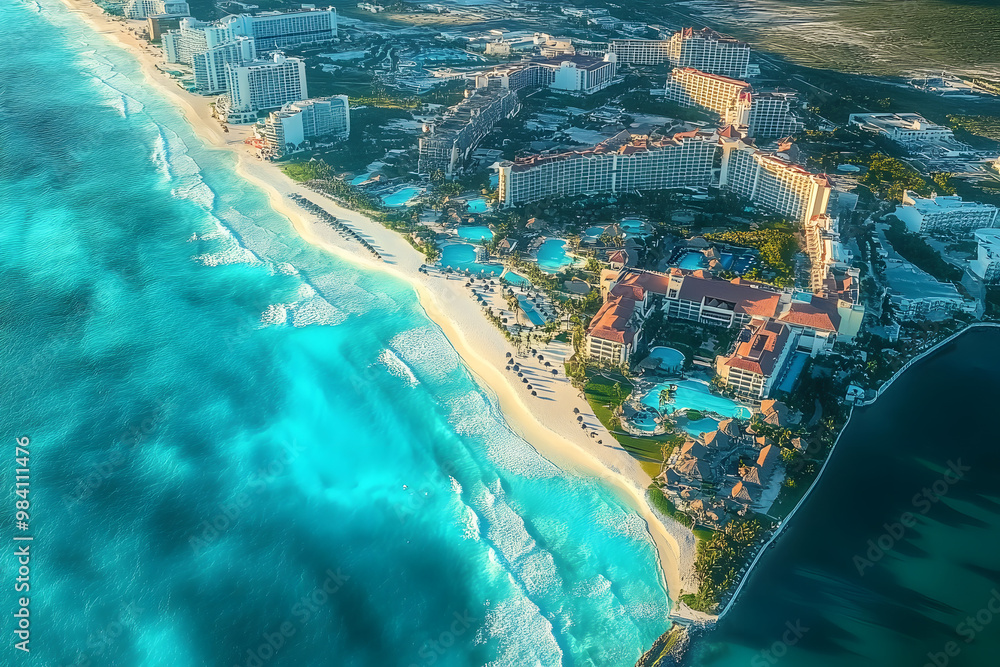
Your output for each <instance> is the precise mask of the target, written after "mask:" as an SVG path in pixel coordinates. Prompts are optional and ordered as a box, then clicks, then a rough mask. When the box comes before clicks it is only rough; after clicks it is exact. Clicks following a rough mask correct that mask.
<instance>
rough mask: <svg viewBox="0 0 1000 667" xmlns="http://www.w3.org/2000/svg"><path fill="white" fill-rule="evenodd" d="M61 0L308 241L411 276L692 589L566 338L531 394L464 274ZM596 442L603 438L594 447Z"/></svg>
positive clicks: (492, 377) (106, 23)
mask: <svg viewBox="0 0 1000 667" xmlns="http://www.w3.org/2000/svg"><path fill="white" fill-rule="evenodd" d="M63 1H64V3H65V4H66V6H67V7H68V8H69V9H71V10H72V11H74V12H77V13H78V14H79V15H80V16H81V17H82V18H83V19H84V20H86V21H87V22H88V23H89V24H90V25H91V26H92V27H93V28H94V29H95V30H96V31H97V32H99V33H101V34H102V35H104V36H105V37H107V38H109V39H111V40H112V41H114V42H115V43H117V44H118V45H120V46H121V47H123V48H125V49H127V50H128V51H129V52H131V53H132V54H133V55H134V56H135V57H136V58H137V60H138V61H139V63H140V65H141V67H142V70H143V73H144V74H145V76H146V79H147V81H148V83H150V84H151V85H154V86H156V88H157V89H158V90H160V91H161V92H162V93H163V94H164V95H166V96H167V97H168V98H169V99H171V100H172V101H174V102H175V103H176V104H177V105H178V106H179V107H180V108H181V109H182V110H183V112H184V115H185V117H186V119H187V121H188V122H189V123H190V124H191V126H192V127H193V128H194V130H195V132H196V133H197V134H198V135H199V137H201V138H202V139H203V140H204V141H205V142H206V143H208V144H210V145H212V146H215V147H218V148H223V149H228V150H231V151H233V153H235V155H236V156H237V157H238V166H237V170H238V172H239V173H240V175H242V176H243V177H245V178H246V179H247V180H249V181H251V182H252V183H254V184H255V185H257V186H258V187H260V188H262V189H264V190H265V191H266V192H267V193H268V194H269V196H270V199H271V205H272V206H273V208H274V209H275V210H276V211H278V212H280V213H282V214H283V215H285V216H287V217H288V218H289V220H291V222H292V224H293V225H294V227H295V230H296V231H297V232H298V233H299V235H301V237H302V238H303V239H304V240H306V241H308V242H309V243H311V244H313V245H316V246H317V247H321V248H323V249H325V250H327V251H329V252H330V253H332V254H335V255H337V256H338V257H340V258H342V259H345V260H348V261H351V262H355V263H356V264H358V265H361V266H363V267H365V268H366V269H369V270H378V271H385V272H387V273H389V274H392V275H394V276H396V277H398V278H400V279H402V280H405V281H407V282H408V283H409V284H411V285H412V286H413V288H414V290H415V291H416V293H417V296H418V298H419V301H420V304H421V306H422V307H423V308H424V310H425V312H426V313H427V316H428V317H429V318H430V319H431V320H432V321H434V322H435V323H436V324H437V325H438V326H440V327H441V329H442V330H443V332H444V334H445V335H446V336H447V338H448V340H449V341H450V342H451V344H452V345H453V346H454V348H455V350H456V351H457V352H458V353H459V355H460V356H461V358H462V359H463V361H464V363H465V364H466V366H467V367H468V368H469V370H470V372H472V373H473V374H474V375H475V376H476V377H477V379H478V380H479V383H480V385H481V386H482V387H484V389H486V390H487V391H488V392H490V393H491V394H492V395H493V396H494V397H495V399H496V400H497V402H498V404H499V406H500V408H501V410H502V411H503V414H504V416H505V418H506V420H507V423H508V424H509V426H510V427H511V429H512V430H513V431H514V432H516V433H517V434H518V435H520V436H521V437H522V438H524V439H525V440H526V441H527V442H528V443H530V444H531V445H532V446H533V447H534V448H535V449H536V450H537V451H538V452H539V453H540V454H541V455H543V456H545V457H546V458H547V459H549V460H551V461H552V462H553V463H555V464H556V465H558V466H560V467H561V468H562V469H564V470H567V471H570V472H573V473H577V474H582V475H586V476H592V477H597V478H599V479H601V480H602V481H604V482H605V483H606V484H607V485H608V486H609V487H610V488H612V489H614V490H615V491H616V493H617V495H618V496H619V497H620V498H621V499H622V501H623V502H625V503H627V504H628V506H629V507H631V508H632V509H633V510H634V511H635V512H636V513H638V514H639V515H640V516H641V517H642V518H643V520H644V521H645V522H646V525H647V527H648V530H649V534H650V536H651V538H652V540H653V542H654V544H655V546H656V549H657V553H658V555H659V561H660V565H661V574H662V577H663V582H664V585H665V587H666V589H667V591H668V593H669V596H670V598H671V600H676V599H677V597H678V596H679V594H680V593H681V592H682V590H683V591H693V590H695V589H696V588H697V584H696V580H695V579H694V573H693V564H694V558H695V539H694V536H693V535H692V534H691V532H690V531H689V530H688V529H686V528H684V527H683V526H681V525H680V524H677V523H676V522H674V521H672V520H670V519H668V518H666V517H662V516H660V515H658V514H657V513H655V512H654V511H653V510H652V509H651V508H650V506H649V504H648V503H647V502H646V491H645V490H646V487H647V486H648V485H649V483H650V481H651V480H650V478H649V476H648V475H647V474H646V473H645V471H643V470H642V468H641V467H640V466H639V464H638V462H637V461H636V460H635V459H634V458H632V457H631V456H630V455H629V454H628V453H627V452H625V451H624V450H623V449H622V448H621V447H620V446H618V443H617V441H616V440H615V439H614V438H613V437H612V436H611V434H610V433H608V432H607V431H606V430H605V429H604V428H603V427H602V426H601V424H600V422H599V421H598V419H597V418H596V417H595V416H594V414H593V411H592V410H591V409H590V406H589V405H588V404H587V402H586V400H584V398H583V396H582V395H581V393H580V392H579V391H577V390H576V389H574V388H573V387H572V386H571V384H570V382H569V380H568V378H566V376H565V375H564V374H563V373H562V372H561V368H562V360H563V359H564V358H565V357H566V356H567V355H568V354H570V353H571V352H572V350H571V348H570V347H569V346H568V345H566V344H564V343H559V342H553V343H551V344H549V345H544V346H543V345H536V346H535V347H536V349H537V350H538V353H539V354H541V355H543V356H544V357H545V359H546V360H547V361H549V362H551V363H552V365H553V367H555V368H558V369H560V372H559V374H558V375H557V376H553V375H552V373H551V369H550V368H544V364H543V363H542V362H539V361H537V359H532V358H518V359H517V361H518V363H519V364H521V369H522V372H523V373H524V374H525V376H526V377H528V378H529V381H530V382H531V383H532V386H533V388H534V389H535V390H536V391H537V392H538V394H539V395H538V396H537V397H534V396H532V395H531V391H530V390H528V389H526V386H527V385H525V384H523V383H521V382H520V381H519V380H518V378H517V377H516V375H515V374H513V373H510V372H508V371H506V370H505V369H504V368H505V364H506V355H507V353H508V352H510V353H514V351H515V350H514V348H513V346H512V345H511V344H510V343H508V342H507V340H506V339H505V338H504V336H503V335H502V334H501V332H500V331H499V330H498V329H496V328H495V327H494V326H493V325H492V324H491V323H490V322H489V321H487V320H486V319H485V318H484V317H483V315H482V313H481V310H480V306H479V305H478V304H477V303H476V301H475V299H474V298H473V297H472V295H471V293H470V290H469V289H468V288H467V287H465V283H466V281H465V279H464V278H463V279H458V278H457V277H456V278H453V279H447V278H446V277H444V276H442V275H440V274H438V273H437V272H429V273H422V272H419V271H418V269H419V268H420V267H421V266H422V265H423V264H424V257H423V255H422V254H420V253H419V252H418V251H416V250H415V249H413V248H412V247H411V246H410V245H409V244H408V243H407V242H406V241H405V240H404V239H403V238H402V237H401V236H400V235H398V234H396V233H395V232H392V231H390V230H388V229H386V228H384V227H383V226H382V225H380V224H379V223H377V222H374V221H372V220H370V219H369V218H367V217H366V216H364V215H362V214H361V213H358V212H356V211H351V210H349V209H345V208H343V207H341V206H339V205H337V204H336V203H335V202H333V201H332V200H330V199H328V198H326V197H324V196H322V195H320V194H317V193H315V192H313V191H311V190H309V189H307V188H305V187H303V186H301V185H299V184H298V183H295V182H294V181H292V180H291V179H289V178H288V177H287V176H285V175H284V174H283V173H282V172H281V171H280V169H279V168H278V167H277V166H276V165H274V164H272V163H269V162H262V161H260V160H258V159H257V158H256V157H255V156H253V155H252V154H251V152H250V151H251V149H250V148H249V147H248V146H247V145H245V144H244V143H243V140H244V139H245V138H246V137H247V136H248V135H249V128H248V127H247V126H230V131H229V132H228V133H225V132H223V131H222V129H221V127H220V124H219V122H218V121H217V120H216V119H214V118H213V117H212V115H211V108H210V107H209V102H211V101H212V99H211V98H207V97H201V96H198V95H194V94H191V93H188V92H187V91H185V90H184V89H182V88H181V87H179V86H178V85H177V83H176V81H175V80H174V79H173V78H171V77H170V76H169V75H168V74H166V73H165V72H163V71H161V70H160V69H159V68H158V67H157V65H158V64H159V63H160V62H162V60H161V56H160V51H159V49H158V48H156V47H153V46H150V45H149V44H148V43H146V42H145V41H144V40H141V39H138V38H137V37H135V36H134V34H133V33H132V32H130V31H129V28H130V27H133V28H134V27H136V26H138V25H140V23H139V22H122V21H120V20H114V19H112V18H111V17H108V16H106V15H105V14H104V13H103V12H102V11H101V9H100V8H99V7H98V6H97V5H95V4H93V3H92V2H90V1H89V0H63ZM293 193H297V194H300V195H302V196H304V197H306V198H307V199H309V200H310V201H312V202H313V203H315V204H317V205H319V206H321V207H322V208H324V209H325V210H326V211H328V212H329V213H330V214H332V215H334V216H336V217H337V218H339V219H340V220H341V221H343V222H345V223H346V224H348V225H349V226H351V227H352V228H354V230H355V231H356V232H358V233H359V234H360V235H361V236H363V237H364V238H365V239H366V240H367V241H368V242H369V243H370V244H371V245H372V246H373V247H374V248H375V249H376V250H377V251H378V252H379V254H380V255H381V256H382V258H383V259H384V261H378V260H376V259H375V258H373V257H371V256H370V255H368V254H367V253H364V252H360V246H358V245H357V244H355V243H352V242H348V241H346V240H344V239H343V238H342V237H341V236H339V235H338V234H337V233H336V232H335V231H334V230H333V229H332V228H331V227H329V226H328V225H326V224H323V223H321V222H319V221H318V220H316V219H314V218H312V217H311V216H310V215H309V214H308V213H307V212H306V211H304V210H303V209H301V208H299V207H298V206H297V205H296V204H295V203H294V202H292V200H291V199H290V198H289V195H291V194H293ZM574 408H578V409H579V411H580V414H581V415H583V416H584V420H585V423H586V424H587V426H588V427H589V430H593V431H596V434H597V435H596V437H594V438H591V437H588V435H587V432H585V431H584V430H582V429H581V428H580V425H579V424H578V423H577V421H576V417H577V415H576V414H575V413H574V412H573V409H574ZM598 440H602V441H603V444H600V445H599V444H598V442H597V441H598Z"/></svg>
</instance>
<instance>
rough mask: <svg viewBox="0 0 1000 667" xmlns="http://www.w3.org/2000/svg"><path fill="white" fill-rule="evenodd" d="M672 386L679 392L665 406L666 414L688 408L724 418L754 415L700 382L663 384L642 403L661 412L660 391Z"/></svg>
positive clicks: (747, 417) (644, 398)
mask: <svg viewBox="0 0 1000 667" xmlns="http://www.w3.org/2000/svg"><path fill="white" fill-rule="evenodd" d="M671 384H676V385H677V391H675V392H674V395H673V400H671V401H670V402H669V403H666V404H665V405H664V406H663V412H664V414H670V413H672V412H676V411H677V410H684V409H687V408H693V409H695V410H697V411H699V412H714V413H716V414H718V415H721V416H723V417H738V418H740V419H749V418H750V417H751V415H752V414H753V413H752V412H751V411H750V408H747V407H744V406H742V405H740V404H739V403H737V402H736V401H732V400H730V399H728V398H726V397H724V396H717V395H715V394H713V393H711V392H710V391H709V388H708V383H706V382H700V381H698V380H681V381H680V382H661V383H660V384H658V385H656V386H655V387H653V388H652V389H650V390H649V391H648V392H647V393H646V395H645V396H643V397H642V402H643V403H644V404H646V405H648V406H650V407H652V408H656V409H657V410H659V409H660V391H662V390H664V389H668V388H669V387H670V385H671Z"/></svg>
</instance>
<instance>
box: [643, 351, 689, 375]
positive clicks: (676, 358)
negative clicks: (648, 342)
mask: <svg viewBox="0 0 1000 667" xmlns="http://www.w3.org/2000/svg"><path fill="white" fill-rule="evenodd" d="M649 356H651V357H653V358H654V359H659V360H660V366H661V367H663V368H665V369H667V370H680V369H681V368H683V367H684V353H683V352H681V351H680V350H675V349H674V348H672V347H662V346H658V347H654V348H653V349H651V350H650V351H649Z"/></svg>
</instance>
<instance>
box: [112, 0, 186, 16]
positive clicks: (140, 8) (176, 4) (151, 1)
mask: <svg viewBox="0 0 1000 667" xmlns="http://www.w3.org/2000/svg"><path fill="white" fill-rule="evenodd" d="M122 13H123V14H124V15H125V18H127V19H144V18H148V17H150V16H156V15H157V14H169V15H170V16H188V15H189V14H190V13H191V8H190V7H188V3H187V2H184V1H183V0H129V1H128V2H126V3H125V5H124V6H123V7H122Z"/></svg>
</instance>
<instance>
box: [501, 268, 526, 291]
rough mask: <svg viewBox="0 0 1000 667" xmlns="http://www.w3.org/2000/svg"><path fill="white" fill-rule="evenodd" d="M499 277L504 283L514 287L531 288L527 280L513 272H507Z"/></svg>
mask: <svg viewBox="0 0 1000 667" xmlns="http://www.w3.org/2000/svg"><path fill="white" fill-rule="evenodd" d="M500 277H501V278H503V279H504V280H505V281H507V282H508V283H509V284H511V285H514V286H515V287H530V286H531V281H530V280H528V279H527V278H525V277H524V276H522V275H520V274H517V273H514V272H513V271H507V272H506V273H504V274H503V275H502V276H500Z"/></svg>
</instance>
